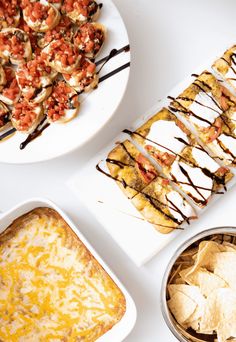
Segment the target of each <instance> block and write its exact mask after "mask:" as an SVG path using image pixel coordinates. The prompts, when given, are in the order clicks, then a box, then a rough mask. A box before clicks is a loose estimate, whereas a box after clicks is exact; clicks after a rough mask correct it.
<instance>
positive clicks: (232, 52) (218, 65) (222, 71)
mask: <svg viewBox="0 0 236 342" xmlns="http://www.w3.org/2000/svg"><path fill="white" fill-rule="evenodd" d="M212 68H213V69H214V70H215V71H216V72H217V73H218V74H219V75H220V76H221V77H222V79H224V81H226V82H227V83H229V84H230V85H231V86H232V87H233V88H234V89H235V90H236V45H234V46H232V47H231V48H229V49H228V50H226V51H225V52H224V54H223V56H221V57H220V58H219V59H217V60H216V61H215V62H214V64H213V65H212Z"/></svg>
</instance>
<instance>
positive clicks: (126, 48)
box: [0, 4, 130, 150]
mask: <svg viewBox="0 0 236 342" xmlns="http://www.w3.org/2000/svg"><path fill="white" fill-rule="evenodd" d="M101 5H102V4H101ZM129 50H130V46H129V45H125V46H124V47H122V48H121V49H119V50H117V49H113V50H111V52H110V53H109V55H108V56H106V57H104V58H102V59H101V60H99V61H98V62H97V63H96V65H100V64H102V63H103V64H102V66H101V68H100V69H99V72H100V71H101V69H102V68H103V67H104V65H105V64H106V63H107V62H108V61H109V60H110V59H111V58H113V57H115V56H117V55H118V54H120V53H122V52H128V51H129ZM129 66H130V62H128V63H126V64H124V65H122V66H120V67H119V68H117V69H115V70H113V71H111V72H109V73H108V74H106V75H104V76H102V77H100V78H99V83H101V82H103V81H105V80H106V79H108V78H110V77H112V76H114V75H115V74H117V73H119V72H121V71H122V70H124V69H126V68H128V67H129ZM81 93H82V92H80V93H78V94H76V95H73V97H74V96H78V95H79V94H81ZM73 97H72V98H71V99H70V100H72V99H73ZM70 108H72V107H71V106H70ZM45 120H46V118H44V119H43V120H42V121H41V122H40V124H39V125H38V126H37V127H36V129H35V130H34V132H33V133H31V134H29V135H28V137H27V139H26V140H25V141H23V142H22V143H21V145H20V149H21V150H23V149H24V148H25V147H26V146H27V145H28V144H29V143H30V142H31V141H33V140H34V139H36V138H37V137H38V136H40V135H41V134H42V133H43V131H44V130H45V129H46V128H48V127H49V126H50V123H46V124H45V125H44V126H42V125H43V123H44V122H45ZM14 131H15V130H14ZM11 134H12V132H10V131H7V132H6V133H4V134H3V135H0V140H2V139H4V138H6V137H7V136H9V135H11Z"/></svg>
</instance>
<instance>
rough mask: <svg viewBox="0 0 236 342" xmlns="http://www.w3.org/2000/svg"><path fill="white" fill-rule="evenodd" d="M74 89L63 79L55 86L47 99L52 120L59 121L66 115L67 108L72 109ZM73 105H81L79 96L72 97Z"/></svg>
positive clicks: (47, 110) (47, 106)
mask: <svg viewBox="0 0 236 342" xmlns="http://www.w3.org/2000/svg"><path fill="white" fill-rule="evenodd" d="M71 95H72V90H71V88H70V87H69V86H68V85H67V84H66V83H65V82H63V81H60V82H58V83H57V85H56V86H54V88H53V91H52V94H51V96H50V97H49V98H48V99H47V100H46V101H45V108H46V113H47V116H48V117H49V118H50V119H51V120H52V121H57V120H59V119H60V118H61V117H63V116H64V115H65V110H67V109H70V100H71ZM72 103H73V107H74V108H76V107H78V106H79V102H78V96H74V97H72Z"/></svg>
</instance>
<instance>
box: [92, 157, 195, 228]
mask: <svg viewBox="0 0 236 342" xmlns="http://www.w3.org/2000/svg"><path fill="white" fill-rule="evenodd" d="M96 170H97V171H99V172H101V173H102V174H103V175H105V176H107V177H109V178H111V179H113V180H114V181H116V182H119V183H121V184H122V185H123V186H124V188H126V187H129V188H130V189H133V190H135V191H136V192H137V194H142V195H143V196H144V197H145V198H146V199H147V200H148V201H149V203H150V204H151V205H152V206H153V207H154V208H155V209H156V210H158V211H159V212H160V213H162V214H163V215H164V216H165V217H166V218H169V219H170V220H172V221H173V222H175V223H176V224H181V223H182V221H179V220H177V219H176V218H174V217H172V216H170V215H168V214H166V213H165V212H164V211H163V210H162V209H161V208H160V206H162V207H169V206H168V205H167V204H166V203H163V202H161V201H160V200H159V199H157V198H155V197H153V196H151V195H148V194H146V193H145V192H144V191H140V190H139V189H136V188H135V187H134V186H131V185H129V184H127V183H126V182H125V180H124V179H122V180H121V179H119V178H117V177H114V176H112V175H110V174H109V173H108V172H106V171H104V170H103V169H102V168H101V167H100V165H99V163H98V164H97V165H96ZM128 199H132V198H129V197H128ZM157 203H158V204H159V206H158V205H157ZM171 209H173V210H175V211H177V210H176V209H175V208H174V207H173V208H171ZM181 216H182V217H183V219H185V215H184V214H183V213H182V214H181ZM190 219H191V218H190V217H189V218H187V219H186V221H187V222H188V223H189V220H190ZM153 224H155V225H159V224H157V223H153ZM160 226H162V227H167V228H173V229H182V228H179V227H174V226H165V225H160Z"/></svg>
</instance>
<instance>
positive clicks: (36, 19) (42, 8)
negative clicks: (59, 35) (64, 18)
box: [22, 0, 61, 32]
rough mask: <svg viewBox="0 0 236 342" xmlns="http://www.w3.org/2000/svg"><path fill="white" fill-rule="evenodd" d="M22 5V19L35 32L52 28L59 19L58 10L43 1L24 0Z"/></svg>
mask: <svg viewBox="0 0 236 342" xmlns="http://www.w3.org/2000/svg"><path fill="white" fill-rule="evenodd" d="M22 7H23V17H24V20H25V21H26V23H27V24H28V25H29V27H31V28H32V30H34V31H36V32H46V31H48V30H52V29H53V28H54V27H55V26H56V25H57V24H58V23H59V21H60V17H61V15H60V12H59V11H58V10H57V9H56V8H55V7H54V6H52V5H51V4H49V3H47V2H45V1H44V2H43V1H36V2H31V1H30V0H28V1H27V0H26V1H24V3H23V6H22Z"/></svg>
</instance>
